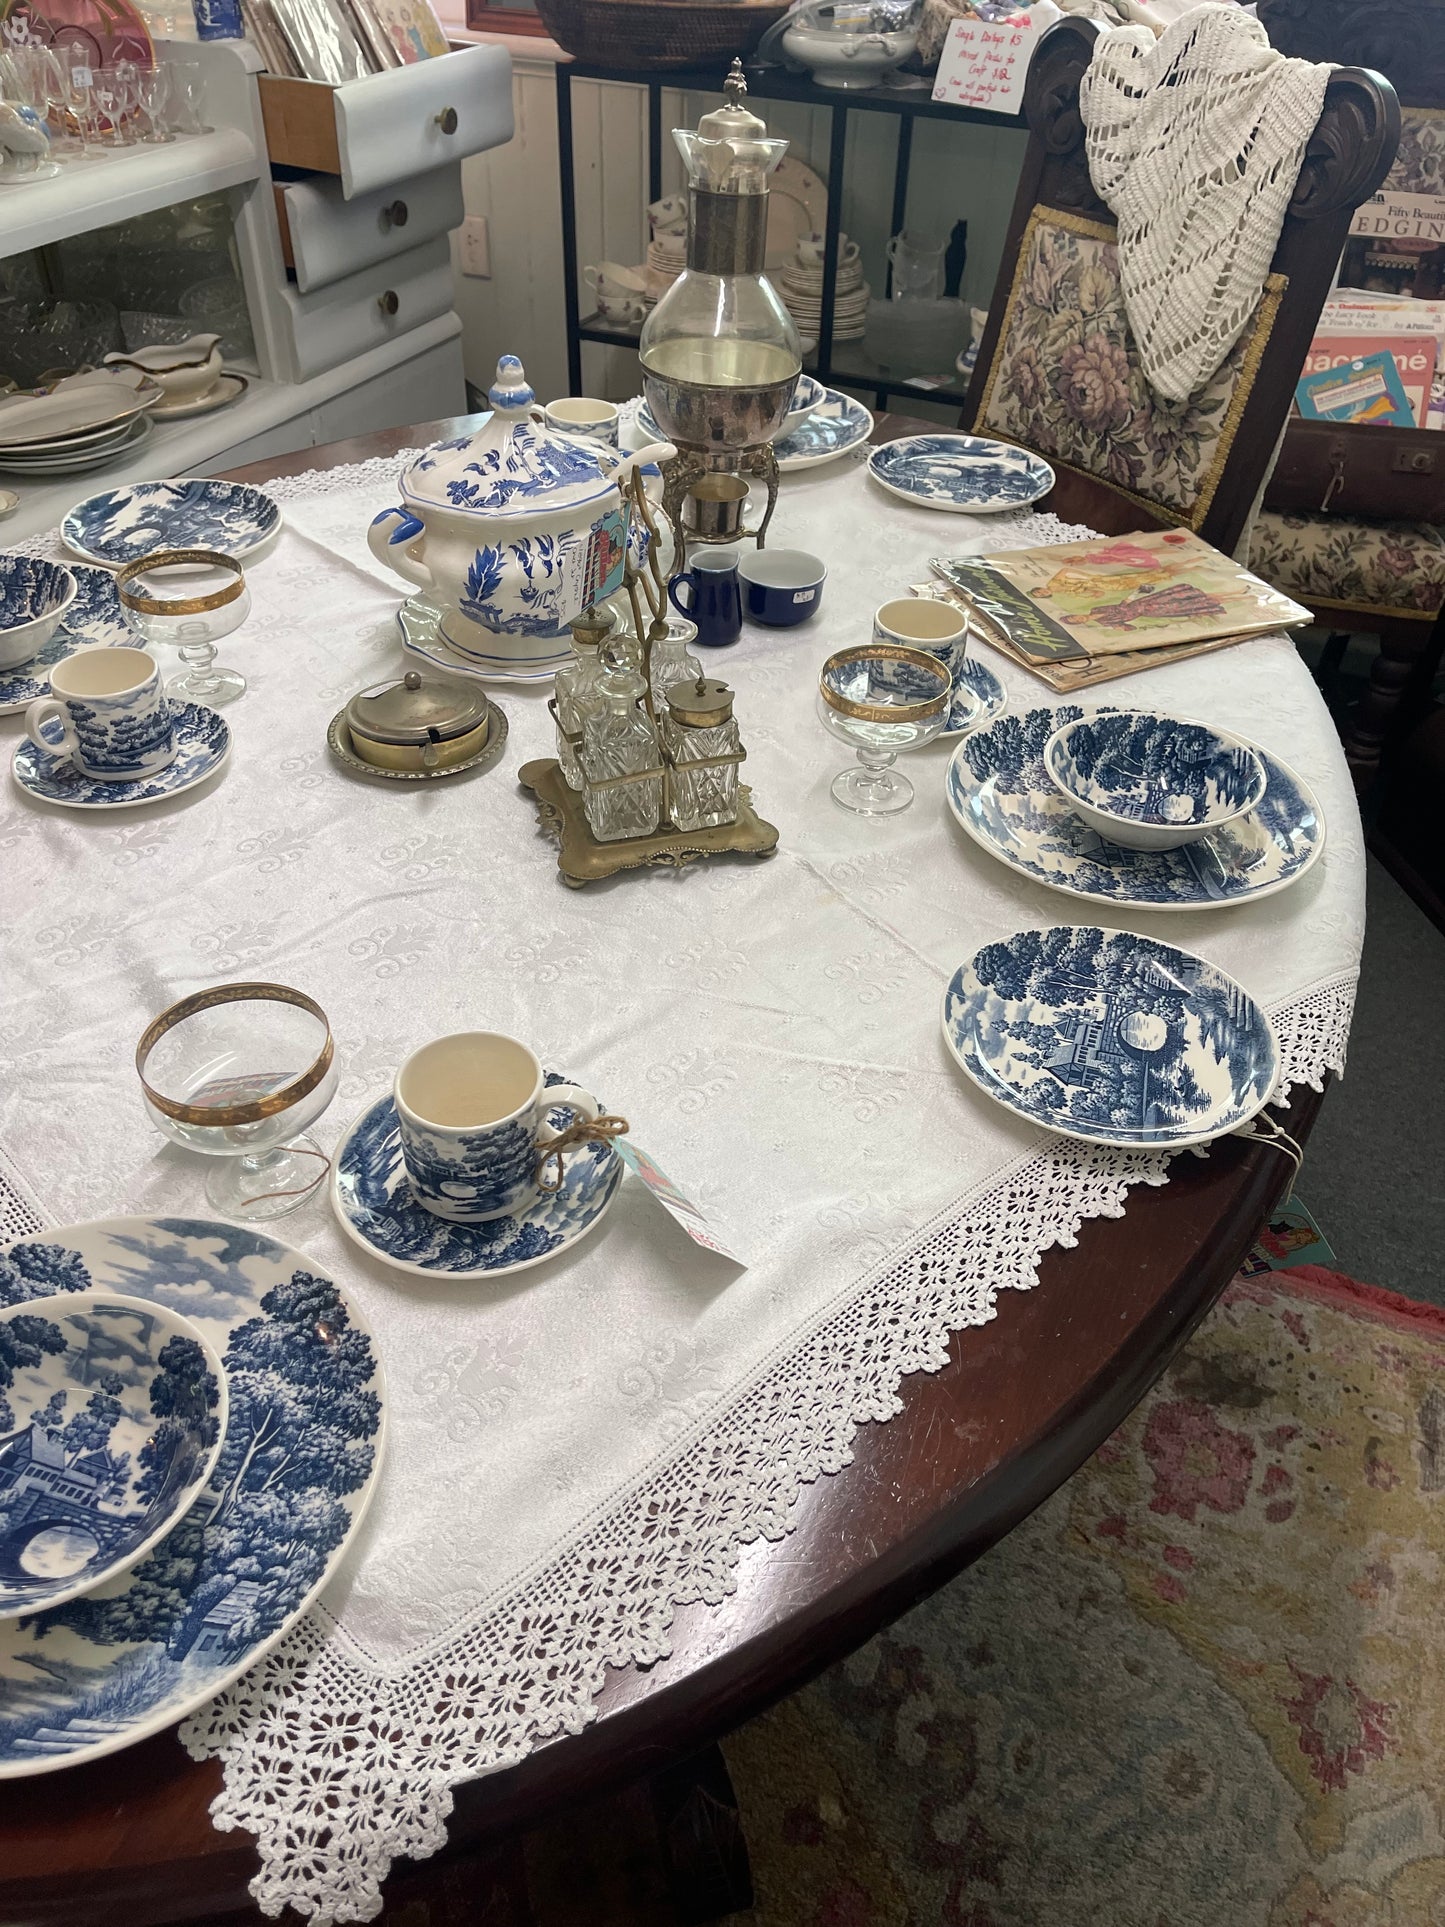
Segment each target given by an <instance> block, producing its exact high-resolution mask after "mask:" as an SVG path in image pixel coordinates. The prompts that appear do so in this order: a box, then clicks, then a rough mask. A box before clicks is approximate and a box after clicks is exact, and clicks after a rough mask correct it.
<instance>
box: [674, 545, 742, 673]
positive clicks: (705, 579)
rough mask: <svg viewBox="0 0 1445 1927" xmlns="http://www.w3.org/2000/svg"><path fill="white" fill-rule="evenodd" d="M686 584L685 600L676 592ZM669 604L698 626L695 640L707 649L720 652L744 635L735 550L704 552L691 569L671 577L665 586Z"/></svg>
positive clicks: (740, 591)
mask: <svg viewBox="0 0 1445 1927" xmlns="http://www.w3.org/2000/svg"><path fill="white" fill-rule="evenodd" d="M684 584H686V585H687V592H688V598H689V599H688V601H686V602H684V601H683V600H682V598H681V597H680V596H679V595H678V593H677V592H678V590H679V589H680V588H682V587H683V585H684ZM667 593H668V595H669V596H671V598H672V605H673V607H674V608H675V609H678V610H680V611H681V613H682V614H683V615H685V616H686V617H687V619H688V620H689V622H695V623H696V624H697V640H698V641H699V642H700V643H701V644H702V645H703V647H704V648H706V649H722V648H725V647H726V646H727V644H728V643H730V642H736V641H737V639H738V637H739V636H740V635H741V634H742V632H743V597H742V589H741V587H740V585H739V583H738V552H737V550H736V549H704V550H703V551H702V553H701V554H700V555H695V556H694V557H693V559H692V567H691V568H690V569H685V570H684V571H683V572H682V573H681V574H680V575H677V576H674V577H673V579H672V581H671V582H670V583H669V584H668V586H667Z"/></svg>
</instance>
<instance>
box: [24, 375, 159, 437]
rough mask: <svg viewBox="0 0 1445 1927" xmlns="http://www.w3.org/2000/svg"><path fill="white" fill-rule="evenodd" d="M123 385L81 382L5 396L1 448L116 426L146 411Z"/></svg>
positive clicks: (141, 399)
mask: <svg viewBox="0 0 1445 1927" xmlns="http://www.w3.org/2000/svg"><path fill="white" fill-rule="evenodd" d="M146 405H147V404H146V398H145V396H144V395H142V394H138V393H137V392H136V390H135V389H134V388H132V387H130V386H129V385H128V384H126V383H125V382H84V383H80V384H78V385H77V386H75V387H65V388H57V389H55V390H53V391H52V392H51V393H50V394H47V395H7V396H6V397H5V399H4V400H3V401H0V447H5V448H9V449H18V448H32V447H38V446H40V444H42V443H44V442H48V441H53V440H55V439H56V437H58V436H66V435H77V434H81V433H82V432H84V431H85V430H86V429H98V428H107V427H119V426H120V425H121V424H122V423H124V422H128V421H133V420H134V418H135V417H136V416H137V415H139V414H142V413H143V412H144V411H145V408H146Z"/></svg>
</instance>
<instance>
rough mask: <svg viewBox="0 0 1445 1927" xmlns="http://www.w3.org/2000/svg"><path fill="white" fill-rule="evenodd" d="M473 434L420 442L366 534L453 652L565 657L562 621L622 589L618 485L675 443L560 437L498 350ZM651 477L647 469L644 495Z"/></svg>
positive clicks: (513, 363) (518, 660)
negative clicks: (629, 445)
mask: <svg viewBox="0 0 1445 1927" xmlns="http://www.w3.org/2000/svg"><path fill="white" fill-rule="evenodd" d="M487 399H488V400H489V401H490V402H491V404H492V413H491V415H490V416H489V418H488V419H487V421H486V422H485V423H484V425H483V426H482V427H481V428H480V429H479V430H478V432H477V433H476V434H475V435H472V436H470V437H467V438H463V439H462V440H460V441H454V442H442V443H440V444H439V445H438V446H437V447H435V448H428V449H426V450H424V451H423V452H422V454H421V455H419V456H418V457H417V458H416V460H415V461H413V462H412V463H411V464H410V465H409V467H407V468H405V469H403V470H402V473H401V477H400V486H401V500H402V506H401V507H400V508H390V509H383V510H382V512H381V514H380V515H378V516H377V518H376V520H375V521H374V522H373V523H372V525H371V527H370V529H369V530H368V531H367V542H368V543H369V545H370V548H371V552H372V554H373V555H374V556H375V557H376V558H377V560H378V561H381V562H385V563H387V564H388V565H389V566H390V567H391V568H393V569H395V570H396V572H397V574H398V575H401V576H404V577H405V578H406V580H407V581H408V582H414V583H415V584H416V585H417V587H418V588H420V589H423V590H425V591H426V593H427V596H428V598H429V599H430V600H431V601H432V602H433V603H434V604H435V605H436V606H437V607H438V608H439V609H440V611H441V629H442V634H443V636H444V637H445V639H446V641H447V642H448V643H449V644H450V645H451V647H452V648H453V649H454V650H457V651H458V652H459V653H460V654H462V655H464V656H469V657H471V658H472V659H473V660H474V661H476V662H479V663H484V664H488V665H491V666H493V667H496V668H506V667H509V666H520V665H524V664H543V663H546V662H550V661H552V660H553V659H555V660H557V661H561V660H562V659H563V658H564V657H565V656H566V654H567V651H568V648H569V646H570V645H569V639H568V637H569V625H570V624H571V623H572V622H574V621H575V620H576V618H577V617H578V616H580V615H581V613H582V611H583V610H584V609H586V608H587V607H588V606H589V605H590V604H591V603H594V602H602V601H605V600H606V598H607V597H608V596H610V595H612V594H614V593H615V592H616V591H617V590H618V589H619V588H620V587H621V584H622V572H623V567H624V564H625V562H626V560H627V551H628V543H629V539H631V542H632V547H633V552H634V554H636V553H638V549H639V541H640V540H641V541H645V539H646V537H645V534H644V533H643V532H642V531H641V530H638V531H636V532H633V531H631V529H630V505H629V503H628V502H627V500H626V498H625V497H624V495H623V492H622V488H621V486H620V485H621V484H622V483H623V482H624V481H625V479H626V477H627V476H628V474H629V473H630V472H631V470H632V469H634V468H636V467H638V466H639V465H646V464H655V463H656V462H658V461H660V460H663V459H665V458H666V457H667V456H669V455H671V454H672V453H673V452H674V451H673V449H672V447H671V445H670V444H669V443H667V442H654V443H651V444H650V445H649V446H647V447H646V448H642V449H639V450H638V451H637V453H636V454H632V455H619V454H618V452H617V450H616V449H613V448H608V447H605V446H604V445H603V444H601V443H599V442H592V441H583V440H582V439H581V438H580V437H578V436H574V435H561V434H558V433H557V431H556V430H555V429H552V428H549V427H548V426H547V424H546V422H545V420H544V419H543V417H542V411H541V410H540V409H539V408H536V407H534V405H533V403H534V399H535V398H534V396H533V394H532V390H531V389H530V387H528V385H527V377H526V375H525V374H524V372H523V369H522V364H521V362H520V361H519V360H518V359H517V357H516V356H515V355H503V356H502V358H501V360H500V361H499V362H498V363H497V378H496V381H495V382H494V384H493V386H492V387H491V389H490V390H489V391H488V395H487ZM654 482H656V483H657V484H658V487H657V495H658V498H659V499H660V496H661V488H660V478H658V477H657V475H656V471H655V469H654V472H653V475H652V476H650V477H648V489H649V496H651V494H652V485H653V483H654Z"/></svg>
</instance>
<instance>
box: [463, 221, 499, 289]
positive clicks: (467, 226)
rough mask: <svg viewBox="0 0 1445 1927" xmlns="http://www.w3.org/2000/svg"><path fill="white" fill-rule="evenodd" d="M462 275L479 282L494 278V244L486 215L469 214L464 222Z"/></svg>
mask: <svg viewBox="0 0 1445 1927" xmlns="http://www.w3.org/2000/svg"><path fill="white" fill-rule="evenodd" d="M461 253H462V273H463V274H471V275H475V276H476V277H477V279H478V280H479V281H490V280H491V278H492V243H491V237H490V236H489V235H488V233H487V217H486V215H485V214H469V215H468V216H467V218H466V220H465V221H463V222H462V248H461Z"/></svg>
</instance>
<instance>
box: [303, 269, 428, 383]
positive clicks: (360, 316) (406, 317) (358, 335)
mask: <svg viewBox="0 0 1445 1927" xmlns="http://www.w3.org/2000/svg"><path fill="white" fill-rule="evenodd" d="M453 298H454V287H453V282H452V251H451V247H450V245H449V244H448V242H447V239H446V237H445V235H443V236H442V237H441V239H439V240H436V241H426V242H424V243H423V244H422V246H421V247H419V248H412V249H411V250H410V251H409V252H408V253H406V254H400V255H398V256H397V257H396V259H395V260H394V261H379V262H377V263H376V264H375V265H374V266H372V267H369V268H363V269H362V270H361V272H360V273H359V274H348V275H347V276H346V277H345V278H344V279H343V280H340V281H333V282H332V283H331V284H330V286H329V287H325V288H319V289H317V291H316V292H315V293H314V294H299V293H297V294H293V295H292V296H291V308H292V314H293V333H294V339H295V343H296V374H295V377H294V379H296V380H297V381H309V380H310V378H311V377H312V376H313V375H319V374H321V373H322V372H323V371H324V370H325V369H327V368H334V367H336V365H337V364H338V363H339V362H342V361H349V360H350V359H351V357H352V356H353V355H361V354H365V353H366V351H367V350H368V349H369V348H378V347H380V346H381V344H382V343H383V342H386V341H392V340H394V339H395V338H396V336H397V335H403V334H406V333H407V332H408V330H409V329H412V328H419V327H420V326H421V324H422V323H423V322H424V321H434V320H435V319H436V317H437V316H438V315H443V314H445V313H446V312H447V310H448V309H449V308H450V307H451V305H452V301H453Z"/></svg>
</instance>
